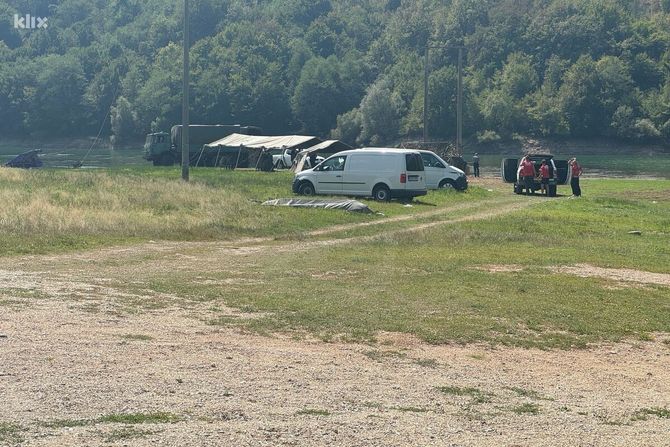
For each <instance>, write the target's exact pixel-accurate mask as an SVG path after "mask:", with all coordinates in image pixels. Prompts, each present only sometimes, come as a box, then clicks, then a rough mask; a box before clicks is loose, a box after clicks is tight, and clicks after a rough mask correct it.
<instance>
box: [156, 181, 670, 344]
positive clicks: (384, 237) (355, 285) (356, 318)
mask: <svg viewBox="0 0 670 447" xmlns="http://www.w3.org/2000/svg"><path fill="white" fill-rule="evenodd" d="M584 183H585V191H588V196H587V197H584V198H582V199H577V200H568V199H563V200H554V201H543V200H542V199H538V203H537V205H536V206H533V207H531V208H529V209H525V210H522V211H518V212H516V213H513V214H511V215H509V216H506V217H498V218H495V219H486V220H481V221H473V222H463V223H457V224H451V225H450V224H449V223H448V222H446V223H445V224H444V225H438V226H435V227H431V228H430V229H427V230H425V231H419V232H398V233H394V232H393V231H391V230H390V229H389V228H388V227H385V229H386V230H389V231H388V234H381V235H379V236H378V237H377V238H373V239H371V240H364V241H361V242H360V243H354V244H346V245H336V246H325V247H319V248H317V249H313V250H309V251H307V252H302V251H301V252H297V253H281V254H280V255H276V254H267V255H264V256H258V257H256V258H255V266H254V269H253V272H250V271H248V272H244V273H242V274H241V275H242V276H241V277H247V278H249V277H251V278H253V280H254V281H253V282H252V283H250V284H247V285H245V286H244V287H230V286H224V287H221V286H211V285H208V286H203V285H202V284H200V285H199V284H197V283H194V282H192V281H190V280H189V277H188V276H184V277H181V278H178V279H175V278H174V277H169V278H168V277H160V276H157V277H154V278H152V287H155V288H156V289H157V290H160V291H162V292H169V293H174V294H176V295H179V296H186V297H190V298H191V299H192V300H195V301H207V302H212V303H213V304H215V303H225V304H226V305H227V306H232V307H235V308H240V309H243V310H244V311H245V312H252V313H253V312H259V313H260V315H262V316H261V317H260V318H257V319H251V320H240V319H236V318H230V317H228V316H226V317H222V318H220V319H215V320H213V321H212V324H222V325H233V326H242V327H245V328H247V329H251V330H257V331H261V332H264V333H272V332H276V331H280V332H282V331H285V332H289V333H293V332H298V333H300V332H304V331H306V332H307V333H310V334H312V335H315V336H318V337H321V338H323V339H326V340H328V339H333V338H337V339H345V340H373V339H374V338H375V335H376V334H377V333H379V331H389V332H401V333H408V334H413V335H416V336H418V337H419V338H421V339H423V340H425V341H428V342H431V343H445V342H451V341H457V342H462V343H469V342H490V343H493V344H499V343H501V344H511V345H520V346H525V347H540V348H555V347H558V348H570V347H584V346H586V345H587V344H588V343H597V342H602V341H611V340H620V339H622V338H626V337H634V338H639V339H642V340H644V339H649V338H650V337H652V336H653V335H652V334H654V333H656V332H665V333H667V332H670V301H669V300H668V297H669V296H670V295H669V292H668V287H665V286H660V285H652V284H645V285H642V284H632V285H631V284H630V283H628V284H626V283H620V282H619V281H615V280H611V279H603V278H582V277H579V276H574V275H571V274H563V273H556V272H553V271H552V269H553V268H554V267H556V266H563V265H575V264H580V263H588V264H591V265H596V266H600V267H611V268H630V269H641V270H644V271H650V272H659V273H670V263H669V262H668V259H670V243H669V242H670V234H669V233H668V229H670V182H668V181H628V182H626V181H618V180H592V181H585V182H584ZM530 200H534V199H530ZM630 230H640V231H642V236H634V235H629V234H628V231H630ZM358 234H360V233H359V232H358V231H353V232H347V233H346V234H342V235H341V236H342V237H345V236H346V237H351V236H355V235H358ZM490 265H497V266H500V265H502V266H510V265H511V266H513V267H514V268H513V269H510V271H505V269H503V271H502V272H491V271H489V269H488V266H490ZM288 266H292V267H291V268H289V267H288ZM517 270H518V271H517ZM287 272H294V273H293V274H290V273H287ZM208 275H209V276H208V278H209V279H210V280H212V281H214V282H216V280H220V281H222V282H224V283H226V281H228V282H230V281H231V280H235V279H236V278H237V279H240V276H235V275H232V276H231V274H230V273H229V272H221V273H216V272H209V273H208ZM238 275H239V273H238ZM296 278H299V280H296ZM269 285H271V286H269Z"/></svg>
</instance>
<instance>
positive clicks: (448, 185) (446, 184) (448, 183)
mask: <svg viewBox="0 0 670 447" xmlns="http://www.w3.org/2000/svg"><path fill="white" fill-rule="evenodd" d="M438 187H439V188H440V189H443V188H444V189H454V188H456V185H455V184H454V181H453V180H451V179H444V180H442V181H441V182H440V184H439V185H438Z"/></svg>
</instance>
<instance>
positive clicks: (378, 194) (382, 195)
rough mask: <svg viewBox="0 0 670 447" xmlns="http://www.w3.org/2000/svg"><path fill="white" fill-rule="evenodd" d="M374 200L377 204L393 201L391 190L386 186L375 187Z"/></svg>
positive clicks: (373, 191)
mask: <svg viewBox="0 0 670 447" xmlns="http://www.w3.org/2000/svg"><path fill="white" fill-rule="evenodd" d="M372 198H373V199H375V200H376V201H377V202H388V201H389V200H391V190H390V189H388V186H386V185H378V186H375V189H373V190H372Z"/></svg>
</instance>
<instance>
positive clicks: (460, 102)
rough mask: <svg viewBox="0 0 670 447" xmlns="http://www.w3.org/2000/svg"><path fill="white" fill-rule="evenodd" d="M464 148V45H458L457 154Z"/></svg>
mask: <svg viewBox="0 0 670 447" xmlns="http://www.w3.org/2000/svg"><path fill="white" fill-rule="evenodd" d="M461 149H463V47H458V97H457V99H456V154H457V155H461Z"/></svg>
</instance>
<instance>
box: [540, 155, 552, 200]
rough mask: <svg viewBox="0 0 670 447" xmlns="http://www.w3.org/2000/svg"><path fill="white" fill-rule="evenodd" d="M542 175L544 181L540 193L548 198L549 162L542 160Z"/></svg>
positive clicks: (541, 183)
mask: <svg viewBox="0 0 670 447" xmlns="http://www.w3.org/2000/svg"><path fill="white" fill-rule="evenodd" d="M540 175H541V176H542V180H541V182H540V193H542V194H544V195H545V196H548V195H549V178H550V173H549V165H548V164H547V160H542V165H541V166H540Z"/></svg>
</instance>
